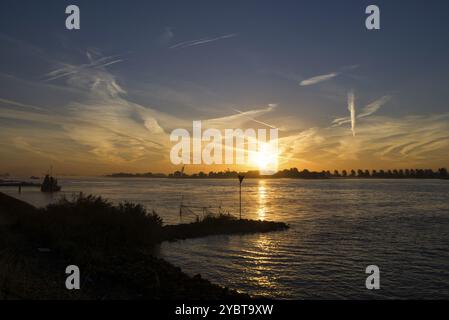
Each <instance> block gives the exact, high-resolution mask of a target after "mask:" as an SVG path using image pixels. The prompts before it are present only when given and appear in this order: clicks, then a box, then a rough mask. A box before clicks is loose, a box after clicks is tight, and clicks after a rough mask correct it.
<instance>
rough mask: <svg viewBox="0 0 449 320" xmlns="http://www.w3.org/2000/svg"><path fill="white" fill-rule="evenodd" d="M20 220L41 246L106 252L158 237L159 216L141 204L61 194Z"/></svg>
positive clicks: (148, 243) (68, 251) (137, 246)
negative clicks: (118, 202) (117, 203)
mask: <svg viewBox="0 0 449 320" xmlns="http://www.w3.org/2000/svg"><path fill="white" fill-rule="evenodd" d="M22 224H23V225H24V227H25V228H27V229H31V230H29V231H31V234H33V235H34V237H35V238H36V239H35V240H37V242H38V243H39V244H40V245H41V246H48V247H50V248H53V249H57V250H60V251H61V252H63V253H66V254H70V255H73V254H83V255H91V254H93V255H95V254H102V255H107V254H115V253H117V252H119V251H123V250H139V249H143V248H147V247H148V246H152V245H153V244H155V243H156V242H157V241H158V239H159V237H160V232H161V228H162V219H161V218H160V217H159V216H158V215H157V214H156V213H155V212H154V211H153V212H151V213H148V212H147V211H146V209H145V208H144V207H143V206H142V205H140V204H133V203H129V202H123V203H120V204H119V205H117V206H114V205H113V204H112V203H111V202H109V201H107V200H105V199H103V198H101V197H96V196H92V195H89V196H82V195H80V196H78V197H75V198H73V199H71V200H68V199H67V198H62V199H61V200H60V201H59V202H57V203H55V204H50V205H48V206H47V207H46V208H44V209H41V210H39V212H38V214H36V215H34V217H29V219H26V220H25V219H24V221H22Z"/></svg>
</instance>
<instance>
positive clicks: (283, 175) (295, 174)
mask: <svg viewBox="0 0 449 320" xmlns="http://www.w3.org/2000/svg"><path fill="white" fill-rule="evenodd" d="M239 175H243V176H245V178H247V179H308V180H310V179H315V180H329V179H339V180H342V179H344V180H358V179H368V180H369V179H398V180H403V179H414V180H417V179H440V180H447V179H449V175H448V173H447V170H446V169H445V168H441V169H439V170H438V171H436V172H435V171H433V170H431V169H426V170H422V169H416V170H415V169H412V170H409V169H406V170H387V171H384V170H379V171H376V170H373V171H371V172H370V171H368V170H365V171H363V170H358V171H357V172H356V171H354V170H353V171H351V172H350V173H349V174H348V173H347V172H346V171H345V170H343V171H342V173H340V172H338V171H334V173H331V172H330V171H321V172H314V171H309V170H307V169H305V170H303V171H298V170H297V169H296V168H293V169H290V170H283V171H279V172H277V173H275V174H273V175H261V174H260V173H259V171H247V172H236V171H226V172H209V173H208V174H206V173H204V172H199V173H194V174H186V173H183V172H181V171H176V172H174V173H170V174H164V173H151V172H148V173H126V172H120V173H112V174H109V175H105V176H104V177H107V178H147V179H237V177H238V176H239Z"/></svg>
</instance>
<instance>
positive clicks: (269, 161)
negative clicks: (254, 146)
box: [252, 143, 278, 174]
mask: <svg viewBox="0 0 449 320" xmlns="http://www.w3.org/2000/svg"><path fill="white" fill-rule="evenodd" d="M252 162H253V163H254V164H255V165H256V166H257V167H258V169H259V171H260V173H261V174H273V173H274V172H276V171H277V166H278V153H277V151H276V148H274V147H273V145H272V144H271V143H261V144H260V146H259V150H258V151H257V152H256V153H255V154H254V157H253V161H252Z"/></svg>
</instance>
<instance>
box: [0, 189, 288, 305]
mask: <svg viewBox="0 0 449 320" xmlns="http://www.w3.org/2000/svg"><path fill="white" fill-rule="evenodd" d="M287 228H288V226H287V225H285V224H282V223H272V222H257V221H252V220H238V219H235V218H233V217H232V216H227V215H222V216H219V217H212V216H208V217H205V218H204V219H201V220H199V221H197V222H195V223H191V224H184V225H177V226H164V225H163V222H162V219H161V218H160V217H159V216H158V215H157V214H156V213H155V212H151V213H148V212H146V210H145V209H144V208H143V207H142V206H140V205H136V204H132V203H122V204H120V205H118V206H114V205H112V204H111V203H109V202H108V201H105V200H103V199H101V198H99V197H93V196H87V197H79V198H77V199H73V200H61V201H60V202H59V203H57V204H52V205H49V206H47V207H46V208H44V209H37V208H35V207H33V206H31V205H29V204H27V203H25V202H22V201H20V200H17V199H15V198H13V197H10V196H7V195H5V194H3V193H0V231H1V232H0V252H2V254H1V255H0V298H1V299H246V298H249V296H248V295H246V294H243V293H239V292H237V291H234V290H231V289H228V288H224V287H221V286H219V285H215V284H212V283H210V282H209V281H208V280H206V279H202V277H201V276H200V275H197V276H194V277H189V276H187V275H186V274H185V273H183V272H182V271H181V269H179V268H177V267H175V266H173V265H171V264H170V263H168V262H166V261H164V260H162V259H159V258H157V257H155V256H154V254H153V253H154V250H155V248H157V245H158V243H160V242H161V241H165V240H176V239H181V238H182V239H185V238H190V237H199V236H207V235H212V234H232V233H239V234H242V233H255V232H268V231H276V230H285V229H287ZM72 264H74V265H77V266H79V268H80V271H81V278H82V279H81V288H82V289H81V290H72V291H69V290H67V289H65V286H64V283H65V278H66V276H67V275H66V274H65V268H66V266H68V265H72Z"/></svg>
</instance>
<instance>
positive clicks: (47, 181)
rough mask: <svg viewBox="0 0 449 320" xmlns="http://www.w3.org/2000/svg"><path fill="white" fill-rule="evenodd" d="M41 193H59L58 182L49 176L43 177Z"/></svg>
mask: <svg viewBox="0 0 449 320" xmlns="http://www.w3.org/2000/svg"><path fill="white" fill-rule="evenodd" d="M41 191H42V192H50V193H52V192H58V191H61V186H59V185H58V180H57V179H56V178H53V177H52V176H51V175H49V174H47V175H45V178H44V181H43V182H42V185H41Z"/></svg>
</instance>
